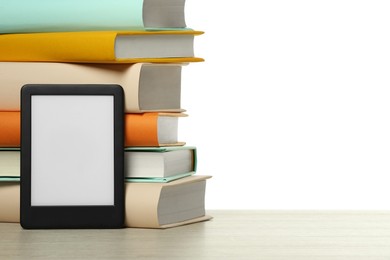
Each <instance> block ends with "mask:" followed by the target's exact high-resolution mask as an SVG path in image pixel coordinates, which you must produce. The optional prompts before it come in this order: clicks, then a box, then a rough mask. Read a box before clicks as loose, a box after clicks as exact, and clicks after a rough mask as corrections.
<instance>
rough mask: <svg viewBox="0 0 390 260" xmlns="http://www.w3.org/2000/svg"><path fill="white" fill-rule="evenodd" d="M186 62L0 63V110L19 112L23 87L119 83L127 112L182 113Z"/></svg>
mask: <svg viewBox="0 0 390 260" xmlns="http://www.w3.org/2000/svg"><path fill="white" fill-rule="evenodd" d="M186 65H187V64H186V63H164V64H158V63H136V64H85V63H83V64H80V63H78V64H75V63H56V62H0V79H1V80H0V110H1V111H19V110H20V89H21V88H22V86H24V85H26V84H34V83H39V84H118V85H120V86H122V88H123V90H124V95H125V112H126V113H141V112H183V111H184V109H182V108H181V73H182V67H183V66H186ZM0 124H1V122H0Z"/></svg>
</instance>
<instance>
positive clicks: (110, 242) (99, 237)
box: [0, 210, 390, 260]
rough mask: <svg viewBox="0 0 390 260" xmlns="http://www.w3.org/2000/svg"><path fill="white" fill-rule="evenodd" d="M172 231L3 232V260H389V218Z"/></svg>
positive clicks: (345, 216)
mask: <svg viewBox="0 0 390 260" xmlns="http://www.w3.org/2000/svg"><path fill="white" fill-rule="evenodd" d="M208 214H210V215H212V216H213V217H214V218H213V220H211V221H207V222H203V223H197V224H192V225H187V226H183V227H176V228H172V229H166V230H155V229H119V230H23V229H22V228H21V227H20V226H19V224H7V223H1V224H0V259H130V258H132V259H134V258H136V259H261V260H265V259H272V260H281V259H286V260H287V259H289V260H292V259H304V260H306V259H307V260H309V259H310V260H316V259H332V260H336V259H340V260H341V259H342V260H348V259H351V260H352V259H353V260H363V259H364V260H374V259H375V260H376V259H383V260H385V259H386V260H389V259H390V212H379V211H332V212H330V211H226V210H224V211H216V210H214V211H208Z"/></svg>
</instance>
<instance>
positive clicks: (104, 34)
mask: <svg viewBox="0 0 390 260" xmlns="http://www.w3.org/2000/svg"><path fill="white" fill-rule="evenodd" d="M202 33H203V32H200V31H193V30H184V31H177V30H176V31H88V32H52V33H26V34H0V61H42V62H44V61H49V62H81V63H139V62H160V63H166V62H171V63H172V62H199V61H203V59H201V58H197V57H194V53H193V48H194V46H193V41H194V36H197V35H200V34H202Z"/></svg>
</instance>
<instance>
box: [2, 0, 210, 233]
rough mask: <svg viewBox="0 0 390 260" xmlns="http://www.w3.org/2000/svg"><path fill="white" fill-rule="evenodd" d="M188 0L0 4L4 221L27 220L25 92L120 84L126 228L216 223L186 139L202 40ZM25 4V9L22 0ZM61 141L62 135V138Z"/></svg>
mask: <svg viewBox="0 0 390 260" xmlns="http://www.w3.org/2000/svg"><path fill="white" fill-rule="evenodd" d="M184 2H185V1H184V0H172V1H165V0H157V1H156V0H153V1H151V0H120V1H119V0H118V1H114V2H113V1H109V0H101V1H97V2H96V1H94V0H85V1H76V0H68V1H62V2H58V1H39V0H38V1H30V2H26V1H23V3H22V2H20V1H9V2H8V3H7V4H6V5H4V6H2V8H1V10H0V147H1V148H0V222H19V219H20V218H19V217H20V216H19V201H20V197H19V180H20V158H19V157H20V89H21V88H22V87H23V86H24V85H25V84H119V85H121V86H122V87H123V89H124V93H125V115H124V118H125V151H124V153H125V190H126V192H125V201H126V216H125V226H126V227H142V228H167V227H173V226H177V225H183V224H188V223H194V222H199V221H204V220H208V219H210V218H211V217H210V216H208V215H206V212H205V191H206V180H207V179H209V178H210V177H211V176H209V175H199V174H195V173H196V164H197V161H196V158H197V157H196V152H197V150H196V147H193V146H186V144H185V143H184V142H181V141H180V140H178V128H179V127H178V126H179V120H183V118H184V117H186V116H187V115H186V114H185V113H184V112H185V110H184V109H182V107H181V103H180V100H181V87H182V86H181V71H182V68H183V67H184V66H186V65H188V64H189V63H192V62H200V61H203V59H201V58H197V57H195V56H194V45H193V44H194V38H195V36H196V35H200V34H202V32H200V31H194V30H192V29H190V28H189V27H187V26H186V24H185V19H184V4H185V3H184ZM21 5H23V6H21ZM58 138H61V137H60V136H59V137H58Z"/></svg>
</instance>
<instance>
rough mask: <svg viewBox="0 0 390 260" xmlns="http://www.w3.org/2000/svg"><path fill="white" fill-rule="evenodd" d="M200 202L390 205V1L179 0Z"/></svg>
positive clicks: (186, 135)
mask: <svg viewBox="0 0 390 260" xmlns="http://www.w3.org/2000/svg"><path fill="white" fill-rule="evenodd" d="M186 21H187V25H188V27H191V28H193V29H196V30H202V31H205V34H204V35H202V36H198V37H196V39H195V54H196V56H199V57H202V58H205V62H203V63H196V64H194V63H193V64H190V65H189V66H187V67H184V69H183V79H182V106H183V107H184V108H186V109H187V113H188V114H189V117H188V118H183V119H182V120H181V121H180V122H181V123H180V126H179V127H180V128H179V133H180V137H181V140H182V141H186V142H187V144H188V145H195V146H197V147H198V159H199V161H198V174H209V175H212V176H213V178H212V179H210V180H209V181H208V184H207V193H206V206H207V209H390V2H389V1H376V0H366V1H359V0H355V1H346V0H337V1H334V0H326V1H315V0H308V1H302V0H296V1H291V0H286V1H281V0H272V1H271V0H269V1H255V0H240V1H237V0H236V1H231V0H224V1H222V0H213V1H209V0H187V2H186Z"/></svg>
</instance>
